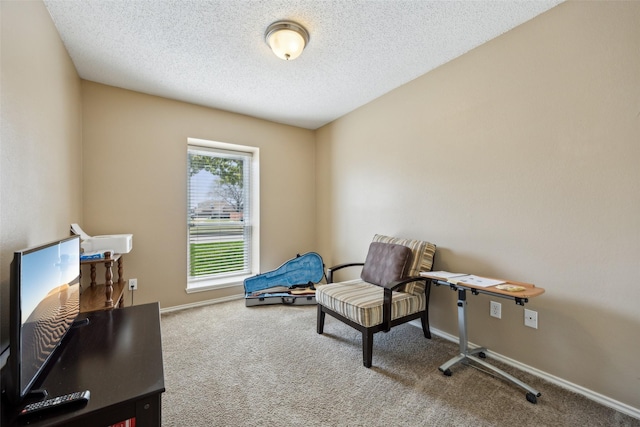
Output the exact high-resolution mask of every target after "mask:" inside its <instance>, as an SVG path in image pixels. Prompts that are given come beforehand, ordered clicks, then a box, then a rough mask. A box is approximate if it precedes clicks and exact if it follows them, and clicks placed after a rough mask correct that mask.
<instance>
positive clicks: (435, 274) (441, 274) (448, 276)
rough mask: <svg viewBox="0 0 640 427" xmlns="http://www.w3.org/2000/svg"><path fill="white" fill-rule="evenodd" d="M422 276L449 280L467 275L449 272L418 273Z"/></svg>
mask: <svg viewBox="0 0 640 427" xmlns="http://www.w3.org/2000/svg"><path fill="white" fill-rule="evenodd" d="M420 274H421V275H422V276H432V277H439V278H441V279H445V280H447V279H451V278H453V277H461V276H466V275H467V273H451V272H449V271H423V272H421V273H420Z"/></svg>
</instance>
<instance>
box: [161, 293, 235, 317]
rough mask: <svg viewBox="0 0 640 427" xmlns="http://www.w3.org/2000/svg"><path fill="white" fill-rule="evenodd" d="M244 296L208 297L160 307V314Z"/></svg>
mask: <svg viewBox="0 0 640 427" xmlns="http://www.w3.org/2000/svg"><path fill="white" fill-rule="evenodd" d="M242 298H244V294H238V295H231V296H228V297H223V298H215V299H208V300H206V301H198V302H192V303H189V304H182V305H174V306H173V307H167V308H161V309H160V314H164V313H171V312H172V311H180V310H186V309H188V308H195V307H203V306H205V305H211V304H220V303H222V302H227V301H234V300H237V299H242Z"/></svg>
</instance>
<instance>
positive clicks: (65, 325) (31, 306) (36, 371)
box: [3, 236, 80, 404]
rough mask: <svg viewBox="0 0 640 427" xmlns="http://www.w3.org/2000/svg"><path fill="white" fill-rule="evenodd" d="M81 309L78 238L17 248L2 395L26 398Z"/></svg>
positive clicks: (12, 273) (13, 268)
mask: <svg viewBox="0 0 640 427" xmlns="http://www.w3.org/2000/svg"><path fill="white" fill-rule="evenodd" d="M79 311H80V237H79V236H71V237H68V238H65V239H62V240H57V241H54V242H50V243H46V244H43V245H40V246H36V247H32V248H28V249H23V250H20V251H16V252H14V255H13V261H12V263H11V280H10V290H9V316H10V318H9V356H8V361H7V363H6V365H5V367H4V372H3V376H4V379H5V381H3V385H4V387H5V390H3V391H4V393H5V394H6V396H7V398H8V400H9V401H10V402H11V403H13V404H18V403H20V402H21V401H22V400H23V399H24V397H25V396H27V395H28V394H29V393H30V392H31V389H32V387H33V386H34V384H35V382H36V380H37V379H38V377H39V376H40V374H41V373H42V372H43V370H44V368H45V366H46V364H47V362H49V361H50V360H51V359H52V356H53V354H54V352H55V350H56V349H57V348H58V347H59V346H60V343H61V342H62V340H63V338H64V337H65V335H66V334H67V332H68V331H69V329H70V328H71V326H72V325H73V322H74V321H75V320H76V317H77V316H78V313H79Z"/></svg>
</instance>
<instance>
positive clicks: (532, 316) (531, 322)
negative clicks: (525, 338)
mask: <svg viewBox="0 0 640 427" xmlns="http://www.w3.org/2000/svg"><path fill="white" fill-rule="evenodd" d="M524 324H525V326H529V327H530V328H534V329H538V312H537V311H533V310H529V309H526V308H525V309H524Z"/></svg>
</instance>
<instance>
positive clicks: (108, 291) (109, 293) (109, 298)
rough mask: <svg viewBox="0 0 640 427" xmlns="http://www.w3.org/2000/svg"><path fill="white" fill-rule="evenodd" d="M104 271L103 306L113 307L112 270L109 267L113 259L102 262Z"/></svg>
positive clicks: (111, 265)
mask: <svg viewBox="0 0 640 427" xmlns="http://www.w3.org/2000/svg"><path fill="white" fill-rule="evenodd" d="M104 267H105V269H106V271H105V282H104V293H105V302H104V305H105V307H113V271H112V270H111V268H112V267H113V261H111V260H110V261H106V262H105V263H104Z"/></svg>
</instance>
